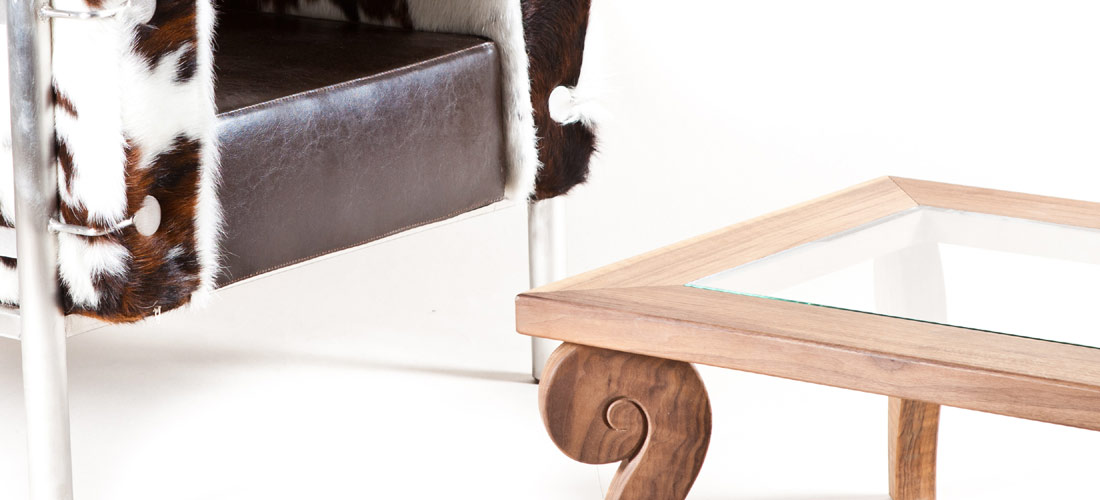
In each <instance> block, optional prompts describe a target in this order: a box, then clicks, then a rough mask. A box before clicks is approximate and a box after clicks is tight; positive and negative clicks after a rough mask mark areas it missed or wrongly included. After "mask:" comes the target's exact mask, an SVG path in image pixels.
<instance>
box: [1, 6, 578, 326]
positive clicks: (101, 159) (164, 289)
mask: <svg viewBox="0 0 1100 500" xmlns="http://www.w3.org/2000/svg"><path fill="white" fill-rule="evenodd" d="M122 1H123V0H54V1H53V4H54V6H55V7H56V8H60V9H69V10H85V9H97V8H109V7H113V6H117V5H120V4H121V3H122ZM224 5H226V6H232V7H234V8H240V7H242V6H245V7H248V8H256V9H259V10H263V11H267V12H279V13H285V14H294V15H301V16H307V17H321V18H330V19H344V20H354V21H360V22H368V23H378V24H384V25H389V26H398V27H403V28H408V29H415V30H423V31H440V32H451V33H462V34H472V35H479V36H483V37H486V38H490V39H492V40H493V41H494V42H495V43H496V44H497V47H498V49H499V52H500V59H501V69H502V71H501V78H502V86H503V89H504V90H503V96H502V97H503V109H504V114H505V120H504V122H505V127H506V140H505V143H506V153H507V154H506V163H507V174H506V177H507V191H508V193H509V195H510V196H512V197H530V198H532V199H545V198H550V197H553V196H557V195H561V194H564V193H566V192H568V191H569V190H570V189H571V188H572V187H574V186H575V185H577V184H579V183H581V182H584V180H585V179H586V177H587V174H588V163H589V159H590V157H591V156H592V154H593V152H594V151H595V147H596V139H595V130H594V126H593V125H592V124H591V123H589V122H587V121H585V120H580V121H577V122H574V123H568V124H559V123H557V122H555V121H554V120H553V119H552V118H551V117H550V115H549V112H548V109H547V100H548V98H549V94H550V92H551V91H552V90H553V89H554V88H556V87H558V86H562V85H564V86H575V85H576V84H577V82H578V77H579V74H580V70H581V64H582V53H583V48H584V41H585V32H586V27H587V22H588V13H589V5H590V0H522V1H520V0H224ZM215 19H216V15H215V8H214V5H213V4H212V0H134V2H133V6H132V7H131V8H130V9H128V10H127V11H126V14H125V15H122V16H119V17H117V18H113V19H107V20H95V21H87V20H69V19H58V20H55V21H54V22H53V23H54V25H53V38H54V40H53V69H54V82H53V86H54V115H55V120H56V129H57V153H58V154H57V156H58V162H57V168H58V190H59V193H60V200H61V206H60V216H61V218H62V220H63V222H66V223H70V224H77V225H83V226H90V227H97V228H106V227H110V226H112V225H114V224H117V223H118V222H120V221H122V220H124V219H126V218H129V217H131V216H132V215H133V214H134V213H135V212H136V211H137V210H138V208H139V207H140V206H141V203H142V201H143V200H144V199H145V197H146V196H153V197H155V198H156V199H157V200H158V201H159V203H160V205H161V207H162V213H163V215H162V222H161V226H160V228H159V229H158V230H157V231H156V232H155V233H154V234H152V235H151V236H143V235H141V234H139V233H138V232H137V230H136V229H135V228H134V227H128V228H126V229H122V230H121V231H118V232H116V233H114V234H110V235H108V236H102V237H94V238H88V237H82V236H74V235H70V234H61V235H60V236H59V239H60V243H59V247H60V249H59V256H58V258H59V271H60V277H61V281H62V282H61V285H62V289H63V302H64V305H65V310H66V312H68V313H77V314H84V315H89V316H93V317H97V318H100V319H103V320H106V321H111V322H126V321H135V320H139V319H141V318H144V317H146V316H149V315H153V314H155V313H158V312H161V311H167V310H170V309H173V308H176V307H179V306H181V305H183V304H186V303H188V302H189V301H191V300H192V299H193V298H194V297H197V296H202V295H203V294H205V293H207V292H208V291H210V290H212V289H213V287H214V286H215V283H216V276H217V274H218V271H219V259H218V246H219V239H220V238H219V232H220V227H221V224H222V222H221V221H222V217H221V209H220V203H219V200H218V199H217V195H216V193H217V186H218V177H219V175H218V156H219V153H218V144H217V140H216V136H215V130H216V118H215V105H214V92H215V87H214V78H213V74H214V73H213V67H214V57H215V56H214V45H215V44H214V38H215ZM4 49H5V50H4V52H5V54H3V55H2V56H0V59H2V60H3V61H4V62H3V64H5V65H6V63H7V56H6V46H5V47H4ZM0 71H2V74H3V75H7V68H6V67H4V68H0ZM0 81H3V82H4V85H5V88H4V89H0V90H2V91H3V94H4V95H6V94H7V89H6V83H7V82H6V79H5V78H0ZM2 109H4V110H5V112H6V110H7V106H2ZM361 112H369V110H362V111H361ZM0 123H3V127H5V128H6V127H8V126H9V120H8V119H6V117H5V118H0ZM0 138H2V139H3V144H4V146H5V147H6V148H9V149H10V131H9V130H0ZM0 158H3V159H2V160H0V162H2V163H0V224H3V225H7V226H9V227H10V226H11V225H12V223H13V222H14V219H13V204H14V196H13V187H12V184H13V180H12V174H11V173H12V165H11V154H10V151H4V152H3V154H0ZM536 179H537V182H536ZM394 209H400V207H394ZM15 266H16V261H15V259H11V258H7V257H4V258H0V302H3V303H8V304H15V303H16V301H17V297H18V281H17V277H16V273H15Z"/></svg>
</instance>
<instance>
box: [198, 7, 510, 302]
mask: <svg viewBox="0 0 1100 500" xmlns="http://www.w3.org/2000/svg"><path fill="white" fill-rule="evenodd" d="M214 63H215V67H216V72H217V82H218V83H217V89H216V100H217V105H218V110H219V113H220V114H219V124H218V135H219V140H220V141H221V151H222V161H221V165H222V187H221V191H220V194H221V199H222V204H223V207H224V211H225V238H224V243H223V248H222V250H223V255H224V257H223V263H224V265H225V271H224V272H223V273H222V276H221V277H220V278H219V284H220V285H222V286H224V285H226V284H228V283H231V282H234V281H238V280H241V279H244V278H247V277H251V276H254V275H257V274H260V273H264V272H267V271H270V270H274V269H277V268H279V267H282V266H286V265H289V264H293V263H296V262H299V261H302V260H306V259H309V258H312V257H316V256H319V255H323V254H325V253H328V252H333V251H336V250H340V249H343V248H348V247H351V246H355V245H359V244H362V243H366V242H369V241H371V240H374V239H378V238H381V237H384V236H386V235H389V234H393V233H396V232H399V231H402V230H405V229H409V228H412V227H415V226H418V225H422V224H426V223H429V222H433V221H436V220H441V219H445V218H448V217H451V216H453V215H457V214H459V213H462V212H466V211H469V210H472V209H475V208H478V207H482V206H485V205H488V204H490V203H492V202H494V201H497V200H500V199H501V198H502V197H503V195H504V147H505V145H504V123H503V116H502V108H501V95H502V94H501V82H500V64H499V60H498V56H497V52H496V48H495V46H494V45H493V44H492V42H489V41H486V40H484V39H481V38H476V37H470V36H461V35H449V34H439V33H425V32H415V31H405V30H396V29H389V28H380V27H372V26H366V25H360V24H353V23H344V22H336V21H321V20H311V19H302V18H295V17H289V16H276V15H268V14H258V13H234V12H229V13H224V14H223V15H222V16H221V18H220V20H219V23H218V31H217V45H216V53H215V59H214Z"/></svg>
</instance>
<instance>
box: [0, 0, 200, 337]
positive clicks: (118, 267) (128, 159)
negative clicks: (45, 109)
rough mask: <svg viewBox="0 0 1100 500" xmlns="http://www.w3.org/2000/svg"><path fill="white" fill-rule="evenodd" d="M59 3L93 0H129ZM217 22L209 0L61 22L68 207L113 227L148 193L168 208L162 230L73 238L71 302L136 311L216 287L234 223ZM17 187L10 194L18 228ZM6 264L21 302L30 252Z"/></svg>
mask: <svg viewBox="0 0 1100 500" xmlns="http://www.w3.org/2000/svg"><path fill="white" fill-rule="evenodd" d="M53 3H54V6H55V7H57V8H63V9H69V10H86V9H93V8H110V7H113V6H115V5H117V4H118V3H120V2H119V1H118V0H55V1H54V2H53ZM213 28H214V10H213V6H212V5H211V4H210V3H209V1H208V0H157V1H156V2H155V3H153V1H152V0H150V1H148V2H146V3H144V4H143V2H141V1H135V2H134V6H133V7H132V8H130V9H128V10H127V11H126V13H125V14H124V15H122V16H119V17H117V18H112V19H108V20H91V21H89V20H67V19H59V20H55V21H54V26H53V72H54V81H53V96H54V99H53V100H54V117H55V126H56V131H57V133H56V137H57V166H58V191H59V194H60V217H61V218H62V220H63V221H64V222H66V223H69V224H77V225H82V226H88V227H95V228H108V227H111V226H113V225H115V224H117V223H119V222H120V221H122V220H125V219H127V218H129V217H131V216H132V215H133V214H134V213H135V212H136V211H137V210H138V209H139V208H140V207H141V204H142V201H143V200H144V199H145V197H146V196H152V197H154V198H156V199H157V200H158V201H159V203H160V206H161V209H162V217H161V224H160V227H159V229H158V230H157V231H156V232H155V233H153V234H152V235H149V236H144V235H141V234H139V233H138V231H137V230H136V229H135V228H134V227H132V226H131V227H128V228H125V229H122V230H120V231H118V232H116V233H113V234H109V235H107V236H100V237H84V236H76V235H71V234H61V235H59V255H58V261H59V274H60V277H61V285H62V290H63V298H62V299H63V303H64V307H65V310H66V312H68V313H79V314H84V315H88V316H93V317H97V318H100V319H103V320H106V321H112V322H126V321H135V320H138V319H141V318H144V317H146V316H149V315H152V314H156V313H158V312H162V311H167V310H170V309H173V308H176V307H179V306H181V305H183V304H185V303H187V302H188V301H190V300H191V298H192V296H193V294H195V293H196V292H202V291H206V290H208V289H210V288H211V287H212V286H213V283H214V279H213V278H214V275H215V274H216V272H217V239H218V238H217V234H218V228H219V224H220V222H219V221H220V213H219V208H218V206H219V205H218V201H217V198H216V190H215V187H216V184H217V145H216V141H215V136H214V125H215V118H214V104H213V75H212V68H213V65H212V52H211V45H212V44H211V40H212V36H213ZM6 59H7V58H6V57H4V60H5V61H6ZM5 74H6V71H5ZM4 108H5V109H6V108H7V106H4ZM4 121H5V122H6V121H7V120H6V119H5V120H4ZM5 156H6V158H7V159H6V160H5V162H10V153H9V154H6V155H5ZM6 167H8V168H5V174H4V175H10V171H11V170H10V165H6ZM11 196H12V195H11V192H10V190H7V189H5V190H4V192H2V193H0V198H3V200H0V201H3V202H2V203H0V210H2V211H3V219H4V222H5V223H6V224H8V225H10V224H11V222H12V218H11V215H12V214H11V213H10V207H11V200H10V199H11ZM0 265H2V266H3V267H4V270H5V271H7V272H4V273H0V280H4V281H5V283H2V284H0V301H4V302H8V303H15V302H16V300H17V297H16V296H15V295H14V291H15V290H17V288H16V287H11V286H7V285H11V280H14V279H15V273H14V272H13V270H14V266H15V265H16V262H15V261H14V259H2V260H0Z"/></svg>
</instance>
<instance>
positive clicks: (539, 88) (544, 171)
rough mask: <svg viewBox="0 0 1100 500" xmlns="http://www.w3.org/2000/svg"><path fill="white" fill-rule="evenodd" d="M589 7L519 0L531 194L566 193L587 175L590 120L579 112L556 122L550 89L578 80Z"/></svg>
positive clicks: (562, 0)
mask: <svg viewBox="0 0 1100 500" xmlns="http://www.w3.org/2000/svg"><path fill="white" fill-rule="evenodd" d="M591 7H592V0H523V33H524V38H525V39H526V40H527V55H528V57H529V58H530V75H531V104H532V106H533V107H534V117H535V126H536V127H537V129H538V137H539V142H538V151H539V162H540V163H541V164H542V165H541V167H540V168H539V170H538V176H537V177H536V180H535V191H534V193H533V194H532V198H534V199H536V200H544V199H547V198H553V197H555V196H560V195H563V194H566V193H568V192H569V190H570V189H573V187H574V186H577V185H578V184H583V183H584V182H585V181H586V180H588V166H589V162H590V161H591V159H592V154H593V153H595V151H596V133H595V124H594V123H592V121H590V120H586V119H584V117H579V116H578V117H575V118H572V119H567V120H566V121H565V123H559V122H558V121H557V120H555V119H554V117H552V116H551V110H550V94H551V92H553V91H554V89H556V88H558V87H563V86H564V87H566V88H567V89H573V90H575V89H576V88H577V84H578V83H579V82H580V77H581V63H582V62H583V58H584V41H585V37H586V34H587V31H588V17H589V11H590V10H591ZM570 93H572V92H571V91H570Z"/></svg>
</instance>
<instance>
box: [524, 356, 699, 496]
mask: <svg viewBox="0 0 1100 500" xmlns="http://www.w3.org/2000/svg"><path fill="white" fill-rule="evenodd" d="M539 405H540V406H541V409H542V419H543V422H544V423H545V424H546V430H547V432H549V433H550V437H551V439H553V440H554V443H555V444H557V445H558V447H559V448H561V450H562V451H563V452H565V454H566V455H569V456H570V457H571V458H573V459H574V460H577V461H579V462H584V463H588V464H606V463H612V462H619V461H621V462H622V465H621V466H620V467H619V471H618V472H617V473H616V474H615V479H614V480H613V481H612V482H611V488H610V490H609V491H608V493H607V498H608V500H643V499H649V500H682V499H683V498H684V497H686V496H687V494H688V491H689V490H691V486H692V484H694V483H695V477H696V476H698V475H699V469H700V468H701V467H702V465H703V459H704V458H705V457H706V454H707V445H708V444H710V425H711V422H710V400H709V399H708V398H707V391H706V388H704V387H703V382H702V380H700V379H699V374H698V373H697V372H696V371H695V368H693V367H692V366H691V365H690V364H687V363H683V362H680V361H671V360H667V359H660V358H652V357H649V356H640V355H636V354H627V353H623V352H617V351H609V350H606V349H598V348H594V347H587V346H580V345H575V344H564V345H562V346H561V347H559V348H558V349H557V350H556V351H554V354H552V355H551V356H550V359H549V361H548V362H547V366H546V370H545V371H544V372H543V378H542V384H541V385H540V386H539Z"/></svg>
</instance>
